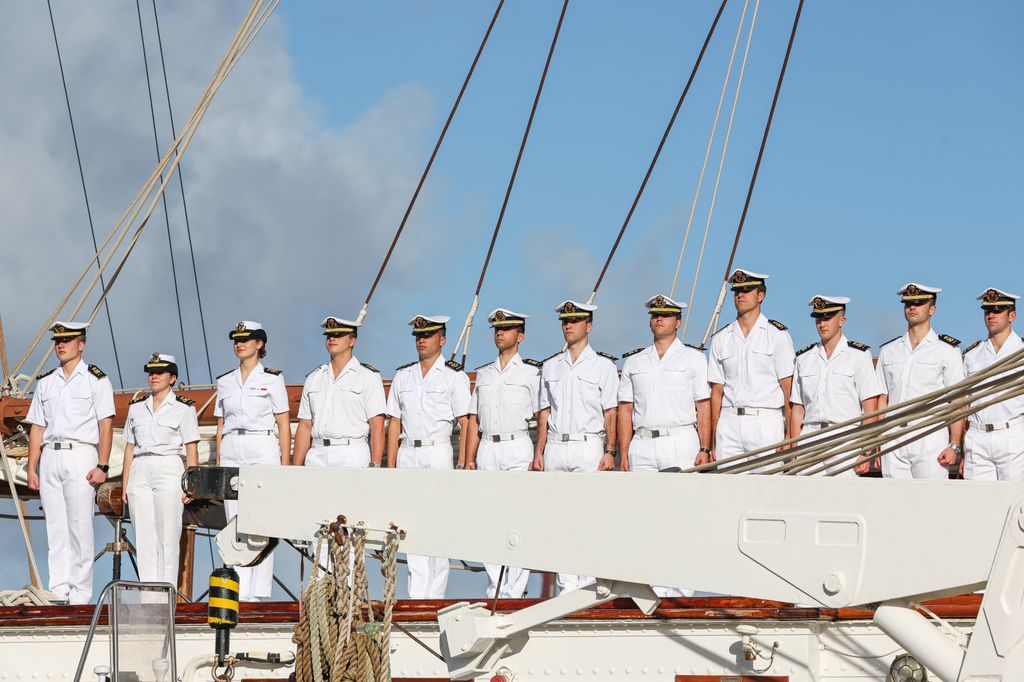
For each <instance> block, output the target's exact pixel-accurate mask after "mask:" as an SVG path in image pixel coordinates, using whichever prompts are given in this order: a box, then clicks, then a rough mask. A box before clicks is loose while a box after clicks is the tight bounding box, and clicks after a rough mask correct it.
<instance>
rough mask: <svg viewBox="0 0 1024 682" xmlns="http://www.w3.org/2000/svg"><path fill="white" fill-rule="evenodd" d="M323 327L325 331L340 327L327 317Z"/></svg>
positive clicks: (334, 320)
mask: <svg viewBox="0 0 1024 682" xmlns="http://www.w3.org/2000/svg"><path fill="white" fill-rule="evenodd" d="M324 326H325V327H326V328H327V329H337V328H338V327H340V326H341V325H340V324H338V321H337V320H336V319H334V318H333V317H328V318H327V322H325V323H324Z"/></svg>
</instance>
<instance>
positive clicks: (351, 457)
mask: <svg viewBox="0 0 1024 682" xmlns="http://www.w3.org/2000/svg"><path fill="white" fill-rule="evenodd" d="M369 465H370V446H369V445H367V444H366V443H365V442H362V443H350V444H348V445H314V446H313V447H311V448H310V449H309V452H307V453H306V466H308V467H336V468H341V469H365V468H366V467H368V466H369ZM314 551H315V550H314ZM321 554H322V556H317V557H314V559H315V560H316V561H318V562H320V567H321V568H322V569H324V570H328V571H329V570H331V557H330V556H329V555H328V554H327V544H326V543H324V546H323V547H322V548H321ZM354 565H355V556H354V555H351V556H350V557H349V569H350V570H351V568H352V567H353V566H354ZM351 578H352V576H351V573H350V574H349V579H350V581H351ZM350 584H351V582H350Z"/></svg>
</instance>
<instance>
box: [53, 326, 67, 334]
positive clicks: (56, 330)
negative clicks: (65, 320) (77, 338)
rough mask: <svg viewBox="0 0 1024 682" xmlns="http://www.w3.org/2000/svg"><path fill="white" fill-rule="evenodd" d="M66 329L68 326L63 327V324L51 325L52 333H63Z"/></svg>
mask: <svg viewBox="0 0 1024 682" xmlns="http://www.w3.org/2000/svg"><path fill="white" fill-rule="evenodd" d="M67 330H68V328H67V327H65V326H64V325H62V324H58V325H54V327H53V331H54V333H55V334H63V333H65V332H66V331H67Z"/></svg>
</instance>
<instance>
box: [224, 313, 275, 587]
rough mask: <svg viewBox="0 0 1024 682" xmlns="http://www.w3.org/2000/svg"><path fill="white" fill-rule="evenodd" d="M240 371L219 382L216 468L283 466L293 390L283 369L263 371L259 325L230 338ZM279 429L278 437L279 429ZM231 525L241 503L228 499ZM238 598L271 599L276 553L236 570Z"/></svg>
mask: <svg viewBox="0 0 1024 682" xmlns="http://www.w3.org/2000/svg"><path fill="white" fill-rule="evenodd" d="M228 338H230V339H231V341H232V342H233V344H234V351H235V356H236V357H237V358H238V361H239V364H238V368H237V369H233V370H231V371H230V372H226V373H224V374H221V375H220V376H219V377H217V403H216V407H215V408H214V411H213V414H214V416H216V417H217V463H218V464H219V465H220V466H247V465H254V464H260V465H282V466H287V465H288V463H289V461H290V458H291V436H292V431H291V426H290V424H289V421H288V391H287V389H286V388H285V383H284V377H283V376H282V375H281V370H279V369H270V368H269V367H264V366H263V363H262V362H260V360H262V359H263V358H264V357H266V355H267V348H266V346H267V332H266V330H265V329H264V328H263V325H262V324H260V323H259V322H253V321H251V320H243V321H242V322H239V323H238V324H237V325H235V328H234V329H232V330H231V332H230V333H229V334H228ZM275 427H276V429H277V432H276V434H275V431H274V429H275ZM224 511H225V512H226V513H227V517H228V519H229V520H230V519H231V517H233V516H235V515H236V514H237V513H238V500H224ZM235 570H236V571H237V572H238V579H239V580H238V585H239V599H240V600H241V601H260V600H262V599H269V598H270V595H271V590H272V588H273V586H274V554H273V552H271V553H270V554H269V555H268V556H267V557H266V558H264V559H263V561H261V562H260V563H259V564H257V565H256V566H251V567H245V566H236V567H235Z"/></svg>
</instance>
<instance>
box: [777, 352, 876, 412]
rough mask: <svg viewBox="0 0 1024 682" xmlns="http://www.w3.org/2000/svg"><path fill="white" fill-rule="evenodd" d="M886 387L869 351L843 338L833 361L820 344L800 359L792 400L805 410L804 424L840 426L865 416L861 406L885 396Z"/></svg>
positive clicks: (797, 365) (798, 357)
mask: <svg viewBox="0 0 1024 682" xmlns="http://www.w3.org/2000/svg"><path fill="white" fill-rule="evenodd" d="M881 392H882V387H881V386H880V385H879V383H878V376H877V375H876V374H875V368H874V366H873V365H872V362H871V351H870V350H867V347H864V348H856V347H854V346H851V345H850V342H849V340H848V339H847V338H846V336H845V335H842V334H841V335H840V336H839V341H838V343H837V344H836V347H835V350H833V351H832V357H827V356H826V355H825V348H824V347H823V346H822V345H821V344H820V343H816V344H814V345H813V346H811V347H810V348H808V349H806V350H802V351H800V353H798V354H797V356H796V371H795V372H794V373H793V392H792V395H791V396H790V400H791V401H792V402H793V403H794V404H796V405H803V407H804V422H805V423H812V422H832V423H834V424H838V423H839V422H844V421H846V420H848V419H853V418H855V417H857V416H859V415H861V414H863V410H862V409H861V402H862V401H864V400H867V399H869V398H874V397H875V396H877V395H879V394H881Z"/></svg>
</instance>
